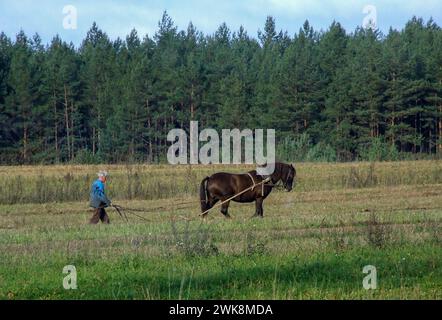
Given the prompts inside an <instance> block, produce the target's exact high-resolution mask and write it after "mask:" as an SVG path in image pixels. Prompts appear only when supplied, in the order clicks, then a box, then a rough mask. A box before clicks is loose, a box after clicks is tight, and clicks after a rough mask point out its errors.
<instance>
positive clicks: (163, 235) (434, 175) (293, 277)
mask: <svg viewBox="0 0 442 320" xmlns="http://www.w3.org/2000/svg"><path fill="white" fill-rule="evenodd" d="M103 167H104V168H105V169H107V170H108V171H109V172H110V174H111V178H110V181H109V185H108V193H109V196H110V197H111V198H112V200H113V202H114V203H117V204H119V205H121V206H123V207H130V208H136V209H143V210H149V209H152V210H150V212H146V213H139V212H138V213H137V214H139V215H141V216H142V217H143V218H144V219H146V220H142V219H140V218H138V217H136V216H132V215H129V222H126V221H124V220H122V219H121V218H120V217H119V216H118V215H117V213H116V212H115V211H114V210H112V209H108V213H109V214H110V217H111V225H109V226H106V225H97V226H90V225H88V220H89V218H90V217H91V215H92V213H91V211H90V209H89V208H88V193H89V187H90V184H91V183H92V181H93V179H94V178H95V176H94V175H95V172H97V171H98V170H99V169H101V168H103ZM251 169H252V167H250V166H192V167H190V166H180V167H171V166H144V165H131V166H48V167H38V166H33V167H0V298H1V299H441V298H442V228H441V226H442V162H441V161H415V162H413V161H410V162H395V163H387V162H386V163H348V164H309V163H305V164H296V169H297V172H298V176H297V177H298V179H297V185H296V187H295V188H294V189H293V191H292V192H290V193H288V192H285V191H282V190H275V191H273V192H272V194H271V195H270V196H269V198H267V199H266V200H265V201H264V219H251V218H250V217H251V216H252V214H253V213H254V204H237V203H233V204H232V205H231V206H230V214H231V215H232V217H233V219H231V220H226V219H225V218H224V217H223V216H222V215H221V213H219V211H217V210H216V209H215V210H214V211H213V212H211V214H210V215H209V217H208V218H206V219H204V220H202V219H201V218H200V217H199V216H198V213H199V199H198V187H199V182H200V181H201V179H202V178H204V177H205V176H206V175H209V174H212V173H215V172H217V171H229V172H244V171H247V170H251ZM66 265H73V266H75V268H76V271H77V285H78V288H77V289H76V290H65V289H64V288H63V278H64V277H65V276H66V274H63V272H62V271H63V268H64V266H66ZM367 265H372V266H374V267H376V271H377V289H375V290H365V289H364V288H363V285H362V282H363V279H364V277H366V276H367V274H364V273H363V272H362V270H363V268H364V266H367Z"/></svg>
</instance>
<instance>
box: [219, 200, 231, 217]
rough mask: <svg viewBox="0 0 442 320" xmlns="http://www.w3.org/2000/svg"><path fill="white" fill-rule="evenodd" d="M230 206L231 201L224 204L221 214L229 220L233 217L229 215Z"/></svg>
mask: <svg viewBox="0 0 442 320" xmlns="http://www.w3.org/2000/svg"><path fill="white" fill-rule="evenodd" d="M229 204H230V201H227V202H226V203H223V204H222V206H221V213H222V214H223V215H224V216H225V217H226V218H228V219H230V218H231V216H230V214H229Z"/></svg>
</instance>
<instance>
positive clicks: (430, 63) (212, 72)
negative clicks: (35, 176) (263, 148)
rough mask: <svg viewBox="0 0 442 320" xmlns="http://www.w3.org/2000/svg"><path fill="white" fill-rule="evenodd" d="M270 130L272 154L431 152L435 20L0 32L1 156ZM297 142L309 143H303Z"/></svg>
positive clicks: (440, 59) (133, 152)
mask: <svg viewBox="0 0 442 320" xmlns="http://www.w3.org/2000/svg"><path fill="white" fill-rule="evenodd" d="M191 120H197V121H199V124H200V128H208V127H210V128H215V129H218V130H221V129H222V128H232V129H233V128H239V129H243V128H251V129H253V128H264V129H266V128H272V129H276V132H277V141H278V148H277V152H278V155H279V156H280V157H286V158H288V159H294V158H296V159H299V158H300V156H301V154H304V153H305V154H307V153H309V152H310V153H311V155H312V156H311V157H310V158H311V159H313V160H314V159H325V160H337V161H349V160H355V159H365V158H367V157H369V156H370V155H369V154H368V153H369V152H368V151H369V150H374V151H375V153H376V155H377V156H380V154H381V153H382V152H384V153H385V154H386V156H385V157H388V155H391V154H411V155H424V154H425V155H430V156H431V155H433V156H435V155H436V156H437V155H440V154H442V31H441V28H440V27H439V26H438V25H437V24H436V23H435V22H434V21H433V20H429V21H428V22H424V21H423V20H422V19H420V18H416V17H413V18H412V19H411V20H409V21H408V22H407V24H406V25H405V26H404V28H403V29H402V30H393V29H390V30H389V32H388V34H387V35H384V34H382V33H381V32H380V31H379V30H373V29H364V28H357V29H356V30H355V31H354V32H351V33H348V32H346V31H345V30H344V28H343V27H342V26H341V25H340V24H339V23H338V22H333V23H332V24H331V25H330V27H329V28H328V29H327V30H326V31H316V30H314V29H313V27H312V26H311V25H310V24H309V22H308V21H306V22H305V23H304V24H303V26H302V28H300V30H299V32H297V33H296V34H294V35H293V36H290V35H289V34H288V33H287V32H283V31H277V29H276V26H275V20H274V19H273V18H272V17H268V18H267V20H266V22H265V25H264V28H263V30H260V31H258V36H257V37H252V36H249V34H248V33H247V32H246V30H245V29H244V28H243V27H241V28H240V29H239V30H237V31H231V30H230V29H229V28H228V26H227V25H226V24H222V25H220V27H219V28H218V29H217V31H216V32H215V33H214V34H211V35H204V34H203V33H202V32H200V31H198V30H197V29H196V28H195V27H194V26H193V25H192V23H190V24H189V26H188V28H187V30H178V28H177V26H176V25H175V24H174V22H173V21H172V19H171V18H170V16H168V14H167V13H164V14H163V17H162V18H161V20H160V21H159V23H158V30H157V31H156V33H155V34H154V35H153V37H150V36H148V35H146V36H145V37H144V38H140V36H139V35H138V34H137V31H136V30H132V32H131V33H130V34H129V35H128V36H127V37H126V39H124V40H122V39H119V38H118V39H116V40H113V41H112V40H110V39H109V37H108V36H107V35H106V33H105V32H103V31H102V30H100V29H99V27H98V26H97V25H96V24H95V23H94V24H93V25H92V27H91V28H90V30H89V31H88V33H87V35H86V38H85V39H84V40H83V42H82V43H81V45H80V46H79V47H78V48H76V47H75V46H74V45H73V44H72V43H67V42H65V41H63V40H62V39H61V38H60V37H59V36H55V37H54V38H53V39H52V41H51V42H50V44H47V45H45V44H43V43H42V40H41V38H40V37H39V36H38V34H36V35H34V36H33V37H31V38H29V37H28V36H27V35H26V34H25V33H24V32H23V31H21V32H19V33H18V34H17V36H16V38H15V39H14V40H12V39H10V38H8V37H7V36H6V35H5V34H4V33H1V34H0V123H1V127H0V163H3V164H30V163H64V162H79V163H82V162H85V163H90V162H109V163H114V162H123V161H140V162H141V161H142V162H160V161H164V159H165V157H166V151H167V148H168V147H169V145H170V143H169V142H167V140H166V138H167V133H168V131H169V130H170V129H172V128H178V127H179V128H184V129H188V128H189V124H190V121H191ZM310 153H309V154H310Z"/></svg>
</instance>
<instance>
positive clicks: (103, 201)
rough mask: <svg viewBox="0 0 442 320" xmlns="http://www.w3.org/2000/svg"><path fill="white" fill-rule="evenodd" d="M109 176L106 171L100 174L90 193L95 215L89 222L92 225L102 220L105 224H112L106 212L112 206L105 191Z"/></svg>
mask: <svg viewBox="0 0 442 320" xmlns="http://www.w3.org/2000/svg"><path fill="white" fill-rule="evenodd" d="M107 176H108V174H107V172H106V171H104V170H102V171H100V172H98V179H97V180H95V181H94V183H93V184H92V188H91V193H90V206H91V207H92V208H94V215H93V216H92V218H91V220H90V221H89V223H90V224H97V223H98V222H99V221H100V220H101V222H102V223H105V224H109V223H110V219H109V216H108V215H107V213H106V210H105V208H107V207H109V206H110V205H111V204H112V202H111V201H110V200H109V198H108V197H107V196H106V193H105V191H104V189H105V185H106V181H107Z"/></svg>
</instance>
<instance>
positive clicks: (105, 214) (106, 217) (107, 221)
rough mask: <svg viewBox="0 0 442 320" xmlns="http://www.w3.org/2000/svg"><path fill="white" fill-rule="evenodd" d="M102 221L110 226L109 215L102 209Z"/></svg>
mask: <svg viewBox="0 0 442 320" xmlns="http://www.w3.org/2000/svg"><path fill="white" fill-rule="evenodd" d="M100 220H101V222H103V223H105V224H110V219H109V216H108V215H107V213H106V210H104V209H101V213H100Z"/></svg>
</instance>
